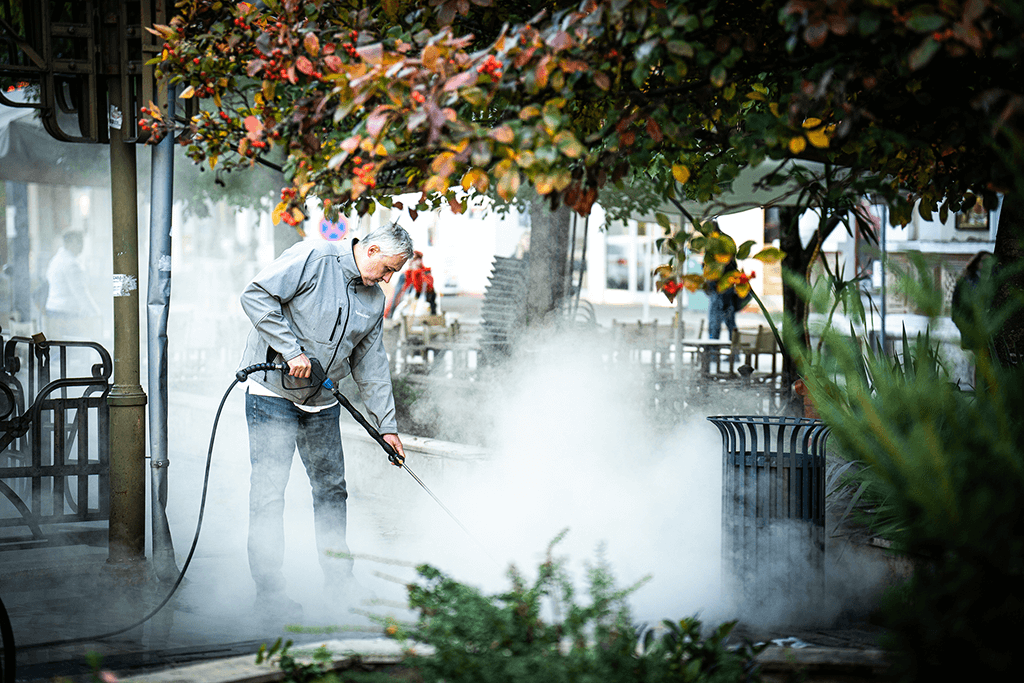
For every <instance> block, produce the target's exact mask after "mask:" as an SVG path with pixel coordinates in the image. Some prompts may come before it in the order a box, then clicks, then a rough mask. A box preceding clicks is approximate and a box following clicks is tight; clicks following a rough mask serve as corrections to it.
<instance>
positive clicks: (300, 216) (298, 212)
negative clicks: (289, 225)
mask: <svg viewBox="0 0 1024 683" xmlns="http://www.w3.org/2000/svg"><path fill="white" fill-rule="evenodd" d="M292 218H294V219H295V222H296V223H301V222H302V221H304V220H306V214H304V213H302V209H300V208H299V207H297V206H293V207H292Z"/></svg>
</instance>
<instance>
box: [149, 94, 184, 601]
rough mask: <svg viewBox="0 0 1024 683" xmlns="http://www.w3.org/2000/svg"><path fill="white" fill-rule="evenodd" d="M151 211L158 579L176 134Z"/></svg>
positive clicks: (157, 173)
mask: <svg viewBox="0 0 1024 683" xmlns="http://www.w3.org/2000/svg"><path fill="white" fill-rule="evenodd" d="M165 93H166V108H165V109H166V115H167V117H168V118H173V117H174V97H175V92H174V86H169V87H168V88H167V89H166V90H164V91H163V92H162V93H161V95H163V94H165ZM150 193H151V200H150V213H149V288H148V292H147V299H146V323H147V328H146V329H147V331H148V334H147V337H146V338H147V340H148V347H149V348H148V356H147V357H148V358H149V365H148V368H149V396H150V403H149V453H150V461H149V466H150V475H151V477H150V501H151V505H150V508H151V510H152V518H151V520H150V526H151V531H152V533H153V567H154V569H155V570H156V575H157V578H158V579H160V580H161V581H174V580H176V579H177V578H178V573H179V572H178V566H177V565H176V564H175V562H174V543H173V541H172V539H171V529H170V526H169V524H168V522H167V475H168V472H167V468H168V466H169V465H170V457H169V456H168V449H167V315H168V307H169V306H170V302H171V210H172V208H173V205H174V136H173V135H172V134H171V133H168V134H167V135H166V136H164V138H163V139H162V140H161V141H160V142H159V143H157V144H156V145H154V147H153V165H152V173H151V190H150Z"/></svg>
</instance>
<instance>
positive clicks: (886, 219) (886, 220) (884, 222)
mask: <svg viewBox="0 0 1024 683" xmlns="http://www.w3.org/2000/svg"><path fill="white" fill-rule="evenodd" d="M881 222H882V225H881V233H882V307H881V308H882V313H881V315H882V354H883V355H884V354H885V353H887V349H888V348H889V346H888V343H887V342H888V333H887V332H886V329H885V318H886V315H887V313H888V311H886V305H885V280H886V276H887V271H888V270H889V268H888V264H887V263H886V262H887V261H888V260H889V253H888V252H887V251H886V243H885V233H886V232H888V230H887V228H888V226H889V210H888V208H886V210H885V211H883V212H882V221H881Z"/></svg>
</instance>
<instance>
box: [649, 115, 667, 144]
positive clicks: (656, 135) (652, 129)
mask: <svg viewBox="0 0 1024 683" xmlns="http://www.w3.org/2000/svg"><path fill="white" fill-rule="evenodd" d="M647 134H648V135H650V136H651V139H652V140H654V141H655V142H661V141H662V139H663V138H664V136H663V135H662V134H661V126H659V125H658V122H657V121H655V120H654V118H649V119H647Z"/></svg>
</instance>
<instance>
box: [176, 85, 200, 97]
mask: <svg viewBox="0 0 1024 683" xmlns="http://www.w3.org/2000/svg"><path fill="white" fill-rule="evenodd" d="M195 94H196V89H195V88H193V87H192V86H191V85H190V86H188V87H187V88H185V89H184V90H182V91H181V94H180V95H178V97H180V98H181V99H183V100H187V99H189V98H191V97H192V96H193V95H195Z"/></svg>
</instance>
